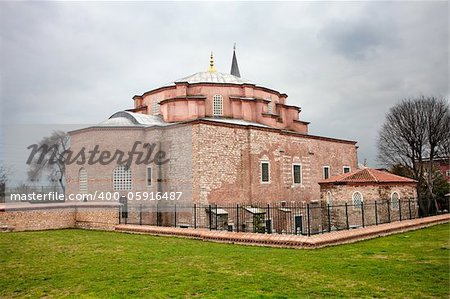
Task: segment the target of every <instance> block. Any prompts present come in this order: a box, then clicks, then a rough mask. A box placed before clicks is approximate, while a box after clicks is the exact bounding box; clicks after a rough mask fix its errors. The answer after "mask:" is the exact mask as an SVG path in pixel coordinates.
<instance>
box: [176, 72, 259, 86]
mask: <svg viewBox="0 0 450 299" xmlns="http://www.w3.org/2000/svg"><path fill="white" fill-rule="evenodd" d="M181 82H187V83H189V84H195V83H228V84H253V83H252V82H250V81H249V80H247V79H244V78H239V77H237V76H233V75H231V74H225V73H219V72H198V73H195V74H192V75H190V76H187V77H184V78H181V79H178V80H175V81H174V82H173V83H172V84H175V83H181Z"/></svg>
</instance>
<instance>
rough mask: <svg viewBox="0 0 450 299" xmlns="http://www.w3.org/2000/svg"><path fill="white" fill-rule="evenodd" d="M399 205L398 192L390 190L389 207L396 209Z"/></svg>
mask: <svg viewBox="0 0 450 299" xmlns="http://www.w3.org/2000/svg"><path fill="white" fill-rule="evenodd" d="M399 206H400V194H398V192H397V191H394V192H392V194H391V209H393V210H398V208H399Z"/></svg>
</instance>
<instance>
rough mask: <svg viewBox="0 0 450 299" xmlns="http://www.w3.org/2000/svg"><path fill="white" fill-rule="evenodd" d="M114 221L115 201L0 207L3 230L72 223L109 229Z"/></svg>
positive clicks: (41, 227)
mask: <svg viewBox="0 0 450 299" xmlns="http://www.w3.org/2000/svg"><path fill="white" fill-rule="evenodd" d="M117 224H119V208H118V206H117V205H115V206H79V205H78V206H75V205H69V204H34V205H29V204H28V205H23V206H22V207H19V206H17V207H6V208H2V209H1V210H0V227H2V228H3V229H4V230H13V231H29V230H47V229H63V228H75V227H80V228H92V229H104V230H113V229H114V226H115V225H117Z"/></svg>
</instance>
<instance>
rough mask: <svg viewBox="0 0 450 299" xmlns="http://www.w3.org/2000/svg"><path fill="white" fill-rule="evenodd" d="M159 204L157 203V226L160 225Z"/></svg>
mask: <svg viewBox="0 0 450 299" xmlns="http://www.w3.org/2000/svg"><path fill="white" fill-rule="evenodd" d="M159 222H160V221H159V205H158V204H156V226H159Z"/></svg>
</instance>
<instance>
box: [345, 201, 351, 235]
mask: <svg viewBox="0 0 450 299" xmlns="http://www.w3.org/2000/svg"><path fill="white" fill-rule="evenodd" d="M345 223H346V224H347V229H350V225H349V224H348V204H347V203H345Z"/></svg>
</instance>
